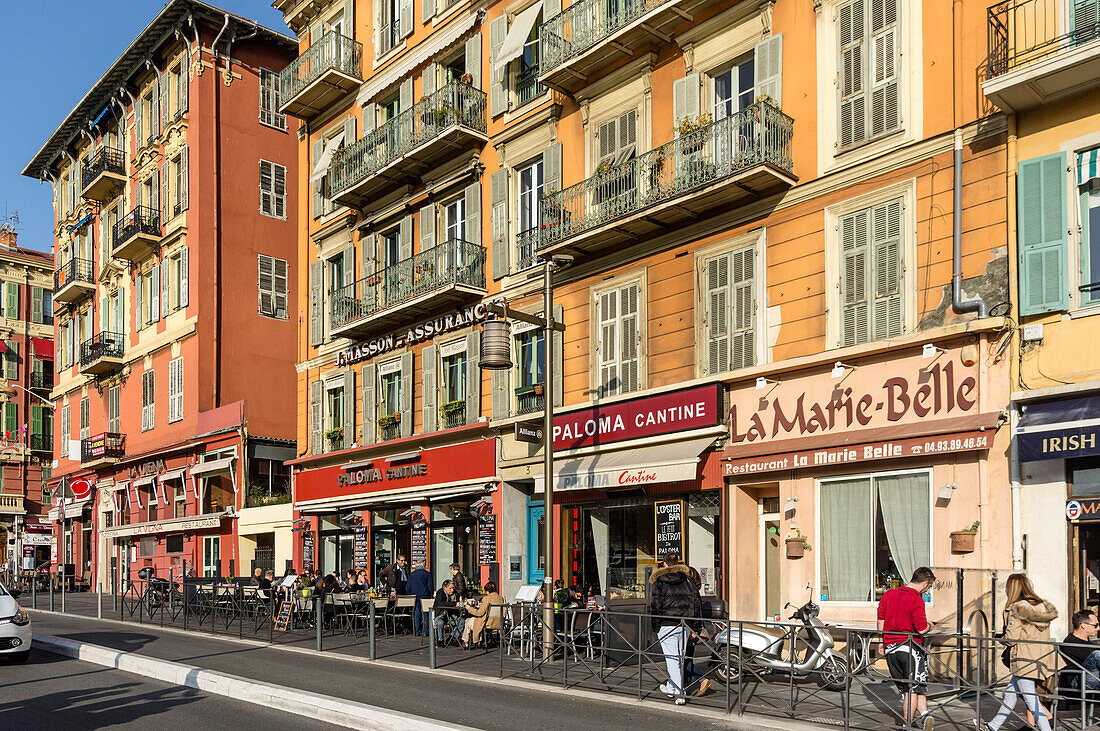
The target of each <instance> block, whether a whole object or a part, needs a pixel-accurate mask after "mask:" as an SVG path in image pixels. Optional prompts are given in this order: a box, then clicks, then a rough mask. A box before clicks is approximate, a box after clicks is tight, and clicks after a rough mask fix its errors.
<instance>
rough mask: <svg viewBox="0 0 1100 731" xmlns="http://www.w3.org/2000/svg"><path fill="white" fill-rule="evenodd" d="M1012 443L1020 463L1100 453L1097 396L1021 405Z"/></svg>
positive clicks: (1099, 418) (1099, 414)
mask: <svg viewBox="0 0 1100 731" xmlns="http://www.w3.org/2000/svg"><path fill="white" fill-rule="evenodd" d="M1016 445H1017V448H1018V449H1019V454H1020V461H1021V462H1037V461H1039V460H1044V459H1066V458H1069V457H1088V456H1091V455H1096V454H1100V396H1083V397H1078V398H1067V399H1060V400H1058V401H1039V402H1036V403H1029V404H1024V405H1023V406H1021V407H1020V422H1019V424H1018V425H1017V427H1016Z"/></svg>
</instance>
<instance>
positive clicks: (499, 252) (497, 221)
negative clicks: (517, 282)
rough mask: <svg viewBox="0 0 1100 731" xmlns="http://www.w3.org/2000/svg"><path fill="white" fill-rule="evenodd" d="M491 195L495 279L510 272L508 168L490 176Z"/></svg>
mask: <svg viewBox="0 0 1100 731" xmlns="http://www.w3.org/2000/svg"><path fill="white" fill-rule="evenodd" d="M489 197H490V198H491V200H492V206H493V207H492V209H491V211H490V214H489V217H490V228H492V235H493V242H492V247H493V279H500V278H502V277H504V276H506V275H507V274H508V270H509V267H510V264H509V261H508V253H509V252H508V169H507V168H501V169H500V170H497V171H496V172H495V173H493V174H492V176H491V177H490V178H489Z"/></svg>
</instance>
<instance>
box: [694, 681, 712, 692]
mask: <svg viewBox="0 0 1100 731" xmlns="http://www.w3.org/2000/svg"><path fill="white" fill-rule="evenodd" d="M708 690H710V678H703V679H702V680H700V681H699V690H698V691H696V692H695V695H703V694H704V693H706V692H707V691H708Z"/></svg>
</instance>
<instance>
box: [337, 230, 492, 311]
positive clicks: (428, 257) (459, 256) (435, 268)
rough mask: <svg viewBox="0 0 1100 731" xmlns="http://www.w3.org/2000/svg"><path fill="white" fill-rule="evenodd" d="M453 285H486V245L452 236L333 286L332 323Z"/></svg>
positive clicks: (482, 286)
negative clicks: (367, 274)
mask: <svg viewBox="0 0 1100 731" xmlns="http://www.w3.org/2000/svg"><path fill="white" fill-rule="evenodd" d="M451 285H467V286H470V287H477V288H480V289H484V288H485V249H484V248H483V247H481V246H477V245H475V244H471V243H470V242H468V241H462V240H459V239H452V240H450V241H446V242H444V243H442V244H439V245H438V246H435V247H432V248H431V249H428V250H427V251H421V252H420V253H419V254H416V255H415V256H412V257H411V258H408V259H405V260H404V261H399V262H397V263H396V264H392V265H390V266H388V267H384V268H382V269H378V270H375V272H374V273H373V274H371V275H370V276H367V277H364V278H363V279H360V280H359V281H357V282H354V283H352V284H349V285H347V286H345V287H340V288H338V289H334V290H333V291H332V326H333V327H334V328H339V327H341V326H343V325H347V324H348V323H351V322H354V321H355V320H358V319H360V318H363V317H369V316H370V315H372V314H374V313H375V312H379V311H381V310H384V309H386V308H388V307H393V306H395V305H400V304H402V303H404V302H408V301H410V300H412V299H415V298H416V297H419V296H421V295H424V294H430V293H431V292H434V291H437V290H439V289H442V288H444V287H447V286H451Z"/></svg>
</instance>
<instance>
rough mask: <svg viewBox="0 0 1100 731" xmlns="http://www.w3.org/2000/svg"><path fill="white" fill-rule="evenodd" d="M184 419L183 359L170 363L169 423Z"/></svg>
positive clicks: (173, 360)
mask: <svg viewBox="0 0 1100 731" xmlns="http://www.w3.org/2000/svg"><path fill="white" fill-rule="evenodd" d="M182 418H183V358H182V357H181V358H173V359H172V360H170V361H168V423H169V424H171V423H172V422H174V421H179V420H181V419H182Z"/></svg>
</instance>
